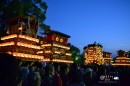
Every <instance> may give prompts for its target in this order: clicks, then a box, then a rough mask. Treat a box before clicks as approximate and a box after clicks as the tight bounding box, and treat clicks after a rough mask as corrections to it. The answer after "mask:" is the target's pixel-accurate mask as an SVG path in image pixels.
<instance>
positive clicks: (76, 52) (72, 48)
mask: <svg viewBox="0 0 130 86" xmlns="http://www.w3.org/2000/svg"><path fill="white" fill-rule="evenodd" d="M68 45H69V46H70V53H71V54H72V57H75V56H77V55H79V54H80V50H79V48H77V47H76V46H74V45H72V44H71V43H69V44H68Z"/></svg>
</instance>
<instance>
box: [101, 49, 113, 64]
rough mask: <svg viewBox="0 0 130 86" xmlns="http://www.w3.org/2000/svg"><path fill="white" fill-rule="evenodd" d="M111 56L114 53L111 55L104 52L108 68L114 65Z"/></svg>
mask: <svg viewBox="0 0 130 86" xmlns="http://www.w3.org/2000/svg"><path fill="white" fill-rule="evenodd" d="M111 54H112V53H110V52H105V51H103V58H104V65H106V66H110V65H112V63H113V59H112V57H111Z"/></svg>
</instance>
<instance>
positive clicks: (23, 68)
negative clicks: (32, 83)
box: [20, 62, 29, 86]
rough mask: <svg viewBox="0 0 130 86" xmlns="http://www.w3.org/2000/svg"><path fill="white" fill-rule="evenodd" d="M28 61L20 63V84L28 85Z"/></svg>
mask: <svg viewBox="0 0 130 86" xmlns="http://www.w3.org/2000/svg"><path fill="white" fill-rule="evenodd" d="M28 67H29V63H28V62H25V63H23V64H22V65H21V68H20V70H21V75H22V86H28V75H29V69H28Z"/></svg>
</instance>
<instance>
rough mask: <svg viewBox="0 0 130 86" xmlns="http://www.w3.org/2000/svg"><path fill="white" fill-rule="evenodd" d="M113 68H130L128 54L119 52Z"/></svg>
mask: <svg viewBox="0 0 130 86" xmlns="http://www.w3.org/2000/svg"><path fill="white" fill-rule="evenodd" d="M113 66H130V58H129V52H127V51H123V50H119V51H117V57H116V59H115V63H114V64H113Z"/></svg>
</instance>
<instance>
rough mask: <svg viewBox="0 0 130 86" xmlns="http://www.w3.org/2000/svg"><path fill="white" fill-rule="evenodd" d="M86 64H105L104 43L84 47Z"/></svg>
mask: <svg viewBox="0 0 130 86" xmlns="http://www.w3.org/2000/svg"><path fill="white" fill-rule="evenodd" d="M84 58H85V59H86V60H85V64H98V65H103V64H104V58H103V52H102V45H100V44H99V43H93V44H89V45H88V46H85V47H84Z"/></svg>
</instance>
